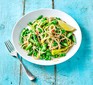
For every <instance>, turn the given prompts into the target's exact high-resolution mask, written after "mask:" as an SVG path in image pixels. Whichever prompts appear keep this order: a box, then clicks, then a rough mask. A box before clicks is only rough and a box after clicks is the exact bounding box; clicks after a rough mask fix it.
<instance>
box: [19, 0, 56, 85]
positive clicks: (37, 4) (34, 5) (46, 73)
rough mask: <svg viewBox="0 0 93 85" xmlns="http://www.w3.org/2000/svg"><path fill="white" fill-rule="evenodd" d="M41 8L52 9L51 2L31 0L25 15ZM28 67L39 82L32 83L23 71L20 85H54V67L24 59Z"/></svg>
mask: <svg viewBox="0 0 93 85" xmlns="http://www.w3.org/2000/svg"><path fill="white" fill-rule="evenodd" d="M40 8H52V1H51V0H45V1H44V0H40V1H39V0H31V1H26V2H25V14H27V13H28V12H31V11H33V10H37V9H40ZM22 60H23V62H24V64H25V65H26V67H27V68H28V69H29V70H30V71H31V72H32V73H33V74H34V75H35V76H36V77H37V80H36V81H34V82H32V81H29V79H28V78H27V76H26V74H25V72H24V70H23V69H22V76H21V78H22V79H21V84H20V85H26V84H28V85H43V84H44V85H54V83H55V77H54V66H49V67H48V66H39V65H35V64H32V63H29V62H28V61H26V60H24V59H22Z"/></svg>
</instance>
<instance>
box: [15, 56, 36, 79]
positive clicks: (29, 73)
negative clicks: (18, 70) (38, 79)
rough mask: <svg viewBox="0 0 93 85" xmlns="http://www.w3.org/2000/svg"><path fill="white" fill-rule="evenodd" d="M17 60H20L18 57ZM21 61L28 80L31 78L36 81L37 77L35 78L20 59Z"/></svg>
mask: <svg viewBox="0 0 93 85" xmlns="http://www.w3.org/2000/svg"><path fill="white" fill-rule="evenodd" d="M17 56H18V55H17ZM17 58H18V57H17ZM18 59H19V58H18ZM19 61H20V63H21V65H22V66H23V68H24V70H25V72H26V74H27V76H28V78H29V79H30V80H34V79H35V76H33V74H32V73H31V72H30V71H29V70H28V69H27V68H26V66H25V65H24V64H23V63H22V61H21V60H20V59H19Z"/></svg>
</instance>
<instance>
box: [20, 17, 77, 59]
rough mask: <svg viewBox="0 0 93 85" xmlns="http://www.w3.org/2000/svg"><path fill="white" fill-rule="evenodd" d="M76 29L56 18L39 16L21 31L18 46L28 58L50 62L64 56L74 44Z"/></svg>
mask: <svg viewBox="0 0 93 85" xmlns="http://www.w3.org/2000/svg"><path fill="white" fill-rule="evenodd" d="M75 30H76V29H75V28H74V27H72V26H70V25H69V24H67V23H66V22H65V21H63V20H61V19H60V18H58V17H44V16H43V15H40V16H39V17H38V18H37V19H36V20H34V21H33V22H29V23H28V24H27V27H26V28H24V29H23V30H22V31H21V34H20V39H19V42H20V45H21V47H22V48H23V49H24V50H26V51H27V53H28V56H32V57H33V58H35V59H41V60H51V59H54V58H58V57H63V56H66V54H67V52H68V51H69V50H70V49H71V48H72V46H73V45H75V44H76V37H75V35H74V31H75Z"/></svg>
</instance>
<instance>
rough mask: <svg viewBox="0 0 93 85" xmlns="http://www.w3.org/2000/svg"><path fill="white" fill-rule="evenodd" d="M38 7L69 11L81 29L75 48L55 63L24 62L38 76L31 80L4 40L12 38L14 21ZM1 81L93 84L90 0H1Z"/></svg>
mask: <svg viewBox="0 0 93 85" xmlns="http://www.w3.org/2000/svg"><path fill="white" fill-rule="evenodd" d="M39 8H54V9H58V10H62V11H64V12H66V13H68V14H69V15H71V16H72V17H73V18H74V19H75V20H76V21H77V22H78V24H79V26H80V28H81V31H82V37H83V38H82V43H81V46H80V49H79V50H78V52H77V53H76V54H75V55H74V56H73V57H72V58H71V59H69V60H68V61H66V62H64V63H61V64H58V65H55V66H39V65H35V64H32V63H30V62H28V61H26V60H24V59H22V61H23V63H24V64H25V65H26V67H27V68H28V69H29V70H30V71H31V72H32V73H33V74H34V75H35V76H36V77H37V80H36V81H34V82H32V81H30V80H29V79H28V78H27V76H26V74H25V72H24V69H23V68H22V66H21V65H20V63H19V61H18V60H17V59H14V58H12V57H11V55H10V54H9V52H8V51H7V49H6V47H5V45H4V42H5V41H6V40H8V39H11V32H12V29H13V26H14V24H15V23H16V22H17V21H18V20H19V19H20V18H21V17H22V16H23V15H25V14H27V13H29V12H31V11H33V10H37V9H39ZM0 85H93V0H86V1H85V0H0Z"/></svg>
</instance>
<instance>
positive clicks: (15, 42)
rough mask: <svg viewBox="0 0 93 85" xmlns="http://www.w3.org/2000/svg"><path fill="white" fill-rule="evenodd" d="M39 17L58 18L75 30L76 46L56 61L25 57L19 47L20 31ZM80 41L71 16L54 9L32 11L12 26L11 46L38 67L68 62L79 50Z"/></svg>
mask: <svg viewBox="0 0 93 85" xmlns="http://www.w3.org/2000/svg"><path fill="white" fill-rule="evenodd" d="M39 15H44V16H47V17H50V16H53V17H59V18H61V19H62V20H64V21H65V22H67V23H68V24H70V25H72V26H73V27H75V28H76V29H77V30H76V31H75V32H74V34H75V36H76V40H77V44H76V45H74V46H73V47H72V48H71V50H70V51H69V52H68V53H67V55H66V56H65V57H61V58H56V59H54V60H50V61H46V60H35V59H33V58H32V57H30V56H27V53H26V52H25V51H24V50H23V49H22V48H21V47H20V45H19V36H20V33H21V31H22V29H23V28H24V27H26V26H27V23H28V22H30V21H33V20H35V19H36V18H37V17H38V16H39ZM81 39H82V35H81V31H80V27H79V26H78V24H77V22H76V21H75V20H74V19H73V18H72V17H71V16H69V15H68V14H66V13H65V12H63V11H59V10H55V9H41V10H37V11H33V12H30V13H28V14H26V15H25V16H23V17H22V18H21V19H20V20H19V21H18V22H17V23H16V25H15V26H14V29H13V32H12V41H13V45H14V47H15V49H16V51H17V52H18V53H19V54H20V55H21V56H22V57H23V58H24V59H26V60H27V61H30V62H32V63H35V64H39V65H55V64H59V63H62V62H64V61H66V60H68V59H69V58H71V57H72V56H73V55H74V54H75V53H76V52H77V50H78V49H79V47H80V44H81Z"/></svg>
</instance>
